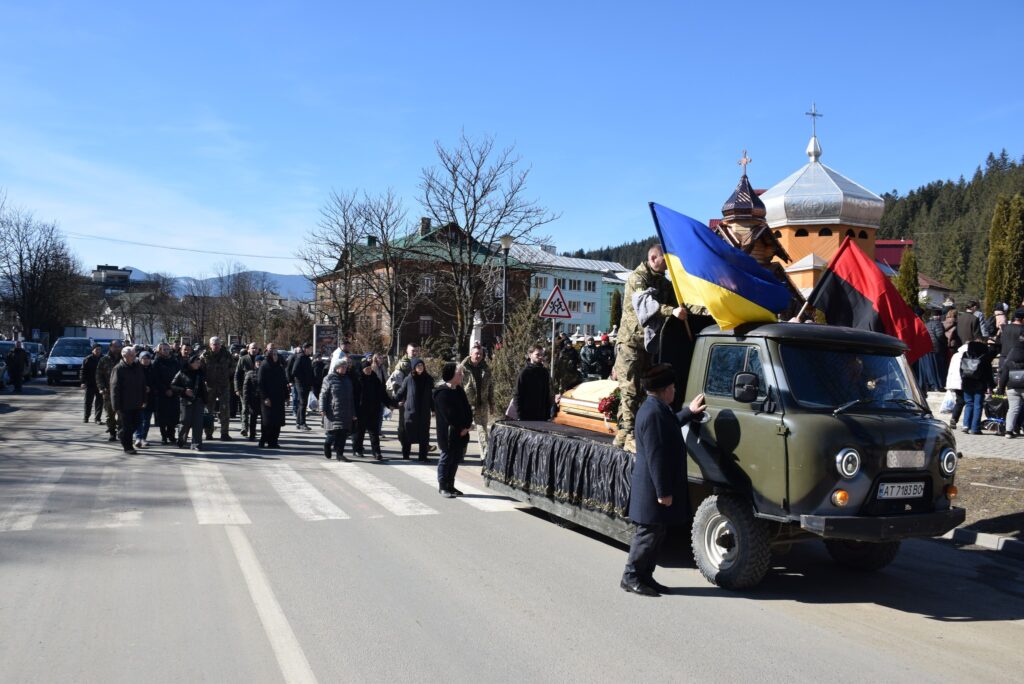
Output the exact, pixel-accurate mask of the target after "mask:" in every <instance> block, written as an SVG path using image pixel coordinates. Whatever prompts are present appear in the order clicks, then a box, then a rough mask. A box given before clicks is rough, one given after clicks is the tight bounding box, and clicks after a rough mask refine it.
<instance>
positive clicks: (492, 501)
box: [391, 464, 517, 513]
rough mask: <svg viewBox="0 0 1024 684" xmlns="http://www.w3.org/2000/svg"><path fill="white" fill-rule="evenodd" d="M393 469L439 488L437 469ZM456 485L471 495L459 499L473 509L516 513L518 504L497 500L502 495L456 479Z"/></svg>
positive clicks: (408, 466)
mask: <svg viewBox="0 0 1024 684" xmlns="http://www.w3.org/2000/svg"><path fill="white" fill-rule="evenodd" d="M391 467H392V468H395V469H397V470H399V471H401V472H403V473H405V474H406V475H409V476H410V477H413V478H415V479H417V480H419V481H420V482H423V483H426V484H428V485H430V486H431V487H434V488H435V489H436V488H437V469H436V468H424V467H423V466H415V465H409V464H395V465H392V466H391ZM455 483H456V485H457V486H458V488H459V490H461V491H462V493H463V494H468V495H469V496H468V497H464V496H460V497H458V499H459V501H461V502H462V503H465V504H469V505H470V506H472V507H473V508H477V509H479V510H481V511H487V512H488V513H499V512H503V511H514V510H516V508H517V506H516V502H514V501H509V500H508V499H505V498H497V497H501V495H500V494H495V493H494V492H488V491H485V490H483V489H477V488H476V487H474V486H472V485H468V484H466V483H465V482H463V481H462V480H459V479H456V480H455Z"/></svg>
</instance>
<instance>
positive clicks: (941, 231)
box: [565, 150, 1024, 301]
mask: <svg viewBox="0 0 1024 684" xmlns="http://www.w3.org/2000/svg"><path fill="white" fill-rule="evenodd" d="M1017 193H1024V159H1022V160H1021V161H1019V162H1018V161H1014V160H1013V159H1011V158H1010V157H1009V155H1008V154H1007V153H1006V150H1003V151H1002V152H1001V153H1000V154H999V155H995V154H989V155H988V159H986V160H985V165H984V167H981V166H979V167H978V168H977V170H976V171H975V172H974V175H973V176H972V177H971V180H970V181H968V180H966V179H965V178H964V177H963V176H961V177H960V178H959V179H958V180H956V181H952V180H945V181H934V182H932V183H929V184H927V185H924V186H921V187H919V188H917V189H915V190H911V191H910V192H908V193H907V194H906V195H903V196H901V195H900V194H899V192H898V191H896V190H893V191H892V192H887V193H884V194H883V195H882V198H883V199H884V200H885V211H884V213H883V214H882V225H881V228H880V230H879V231H878V237H879V238H880V239H899V238H906V239H910V240H913V241H914V251H915V252H916V256H917V267H918V269H919V271H920V272H921V273H922V274H924V275H927V276H930V277H932V278H934V279H936V280H939V281H940V282H942V283H943V284H945V285H947V286H949V287H951V288H953V290H955V291H956V293H957V295H960V296H958V297H957V299H958V301H959V300H961V299H965V298H971V299H978V300H979V301H980V300H982V299H984V298H985V294H986V292H985V289H986V288H985V278H986V274H987V271H988V258H989V232H990V230H991V228H992V216H993V214H994V213H995V209H996V202H997V200H998V199H999V197H1000V195H1002V196H1003V197H1004V198H1006V199H1007V200H1009V199H1010V198H1012V197H1013V196H1014V195H1015V194H1017ZM655 242H657V237H655V236H654V235H652V236H651V237H648V238H645V239H643V240H634V241H633V242H627V243H624V244H621V245H617V246H612V247H601V248H600V249H590V250H582V249H579V250H576V251H575V252H566V253H565V256H572V257H581V258H584V259H605V260H609V261H618V262H619V263H621V264H622V265H623V266H626V267H627V268H630V269H632V268H633V267H635V266H636V265H637V264H639V263H640V262H641V261H643V260H644V259H646V258H647V248H648V246H650V245H651V244H654V243H655Z"/></svg>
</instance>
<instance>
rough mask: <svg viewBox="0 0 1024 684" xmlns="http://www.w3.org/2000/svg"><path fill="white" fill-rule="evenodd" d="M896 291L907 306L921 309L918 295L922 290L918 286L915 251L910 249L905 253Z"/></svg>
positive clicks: (897, 276) (897, 278)
mask: <svg viewBox="0 0 1024 684" xmlns="http://www.w3.org/2000/svg"><path fill="white" fill-rule="evenodd" d="M896 289H897V290H898V291H899V293H900V296H901V297H903V301H905V302H906V303H907V306H909V307H910V308H911V309H914V310H916V309H919V308H920V306H921V304H920V301H919V294H918V293H920V291H921V289H920V287H918V284H917V257H915V256H914V250H913V249H908V250H906V251H905V252H904V253H903V259H902V260H901V261H900V270H899V273H898V274H897V275H896Z"/></svg>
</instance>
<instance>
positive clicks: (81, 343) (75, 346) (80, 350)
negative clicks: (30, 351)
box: [50, 340, 92, 358]
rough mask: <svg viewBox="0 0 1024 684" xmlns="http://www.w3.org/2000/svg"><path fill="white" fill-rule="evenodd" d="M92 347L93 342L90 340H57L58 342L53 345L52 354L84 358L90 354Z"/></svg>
mask: <svg viewBox="0 0 1024 684" xmlns="http://www.w3.org/2000/svg"><path fill="white" fill-rule="evenodd" d="M91 349H92V344H90V343H89V340H57V344H55V345H53V352H51V353H50V356H53V357H59V356H71V357H76V356H77V357H79V358H84V357H86V356H88V355H89V352H90V350H91Z"/></svg>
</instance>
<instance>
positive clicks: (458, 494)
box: [448, 486, 465, 496]
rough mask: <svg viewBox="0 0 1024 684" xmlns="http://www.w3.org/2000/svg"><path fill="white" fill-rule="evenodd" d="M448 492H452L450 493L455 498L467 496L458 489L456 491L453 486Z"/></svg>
mask: <svg viewBox="0 0 1024 684" xmlns="http://www.w3.org/2000/svg"><path fill="white" fill-rule="evenodd" d="M448 491H450V492H451V493H452V494H454V495H455V496H465V494H463V493H462V492H461V491H459V490H458V489H456V488H455V487H454V486H451V487H449V488H448Z"/></svg>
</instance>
